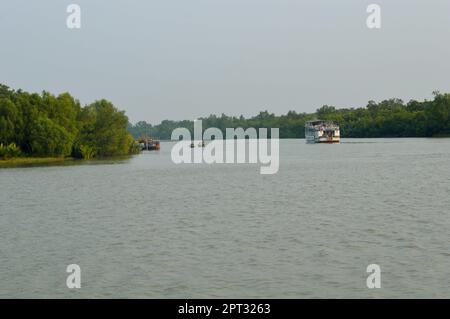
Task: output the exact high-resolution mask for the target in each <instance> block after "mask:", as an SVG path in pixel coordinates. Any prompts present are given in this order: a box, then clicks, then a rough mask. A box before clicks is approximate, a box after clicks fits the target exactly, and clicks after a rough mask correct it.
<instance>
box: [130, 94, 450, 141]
mask: <svg viewBox="0 0 450 319" xmlns="http://www.w3.org/2000/svg"><path fill="white" fill-rule="evenodd" d="M199 119H201V120H202V121H203V123H202V124H203V129H206V128H208V127H217V128H219V129H221V130H222V132H223V133H225V128H227V127H229V128H236V127H242V128H244V129H245V128H248V127H254V128H261V127H266V128H271V127H274V128H275V127H277V128H279V129H280V137H281V138H303V137H304V136H305V130H304V126H305V122H306V121H309V120H313V119H322V120H329V121H333V122H336V123H337V124H339V125H340V128H341V136H343V137H432V136H450V94H441V93H439V92H434V99H433V100H431V101H427V100H425V101H422V102H419V101H415V100H412V101H409V102H408V103H404V102H403V101H402V100H400V99H397V98H393V99H388V100H384V101H381V102H379V103H376V102H374V101H369V102H368V104H367V105H366V106H365V107H359V108H340V109H339V108H336V107H334V106H330V105H324V106H322V107H321V108H319V109H317V111H316V112H315V113H297V112H296V111H289V112H288V113H287V114H285V115H281V116H276V115H275V114H272V113H269V112H268V111H264V112H260V113H259V114H258V115H256V116H254V117H251V118H248V119H246V118H244V117H243V116H242V115H241V116H239V117H231V116H227V115H225V114H222V115H221V116H217V115H210V116H208V117H206V118H199ZM177 127H186V128H188V129H189V130H191V132H192V130H193V122H192V121H168V120H164V121H162V122H161V123H160V124H158V125H151V124H149V123H147V122H145V121H141V122H138V123H136V124H135V125H131V124H129V127H128V130H129V131H130V132H131V133H132V134H133V136H134V137H136V138H138V137H140V136H141V135H149V136H153V137H158V138H161V139H170V137H171V133H172V131H173V130H174V129H175V128H177Z"/></svg>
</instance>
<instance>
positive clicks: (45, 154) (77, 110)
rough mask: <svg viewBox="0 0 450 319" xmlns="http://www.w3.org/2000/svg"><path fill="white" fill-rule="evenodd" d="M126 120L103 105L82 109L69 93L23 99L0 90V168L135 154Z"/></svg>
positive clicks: (22, 93)
mask: <svg viewBox="0 0 450 319" xmlns="http://www.w3.org/2000/svg"><path fill="white" fill-rule="evenodd" d="M127 126H128V117H127V116H126V115H125V112H124V111H120V110H118V109H117V108H116V107H115V106H114V105H113V104H112V103H111V102H109V101H107V100H98V101H95V102H94V103H91V104H88V105H85V106H83V107H82V106H81V105H80V102H79V101H78V100H76V99H75V98H74V97H72V96H71V95H70V94H69V93H63V94H60V95H58V96H55V95H53V94H51V93H49V92H46V91H44V92H42V93H41V94H38V93H28V92H25V91H22V90H20V89H19V90H17V91H16V90H12V89H10V88H9V87H7V86H5V85H1V84H0V167H5V166H17V165H30V164H47V163H56V162H63V161H71V160H74V159H85V160H90V159H94V158H110V157H116V156H126V155H131V154H135V153H138V152H139V151H140V146H139V144H138V143H137V142H136V141H135V139H134V138H133V136H132V135H131V134H130V133H129V132H128V130H127Z"/></svg>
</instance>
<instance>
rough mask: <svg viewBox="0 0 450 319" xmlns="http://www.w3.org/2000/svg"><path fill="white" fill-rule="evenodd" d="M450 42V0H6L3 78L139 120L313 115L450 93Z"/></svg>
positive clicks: (1, 28)
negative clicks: (73, 14)
mask: <svg viewBox="0 0 450 319" xmlns="http://www.w3.org/2000/svg"><path fill="white" fill-rule="evenodd" d="M71 3H77V4H79V5H80V6H81V9H82V28H81V29H80V30H70V29H68V28H67V27H66V17H67V15H68V14H67V13H66V7H67V6H68V5H69V4H71ZM370 3H377V4H379V5H381V9H382V28H381V29H380V30H369V29H368V28H367V27H366V18H367V16H368V14H367V13H366V8H367V5H368V4H370ZM449 39H450V1H448V0H429V1H424V0H378V1H376V0H372V1H364V0H342V1H336V0H328V1H326V0H307V1H306V0H305V1H301V0H127V1H125V0H70V1H65V0H40V1H29V0H2V1H1V2H0V40H1V42H0V43H1V44H0V83H4V84H6V85H8V86H10V87H12V88H15V89H18V88H22V89H24V90H28V91H37V92H40V91H42V90H47V91H51V92H53V93H60V92H64V91H68V92H70V93H71V94H73V95H74V96H75V97H77V98H79V99H80V100H81V102H82V103H83V104H84V103H89V102H93V101H94V100H96V99H100V98H106V99H109V100H111V101H112V102H113V103H114V104H115V105H116V106H117V107H119V108H120V109H123V110H125V111H126V113H127V115H128V116H129V117H130V120H131V121H132V122H136V121H138V120H146V121H148V122H151V123H158V122H160V121H161V120H163V119H175V120H178V119H194V118H196V117H199V116H207V115H209V114H211V113H214V114H221V113H226V114H228V115H240V114H243V115H244V116H250V115H256V114H257V113H258V112H259V111H261V110H265V109H267V110H269V111H270V112H274V113H276V114H282V113H286V112H287V111H288V110H291V109H292V110H296V111H298V112H303V111H305V112H311V111H314V110H315V109H316V108H318V107H320V106H322V105H323V104H329V105H335V106H338V107H350V106H354V107H358V106H364V105H366V103H367V101H368V100H371V99H373V100H377V101H378V100H381V99H384V98H389V97H399V98H403V99H404V100H405V101H408V100H409V99H412V98H414V99H424V98H430V97H431V93H432V91H434V90H440V91H441V92H450V79H449V74H450V41H449Z"/></svg>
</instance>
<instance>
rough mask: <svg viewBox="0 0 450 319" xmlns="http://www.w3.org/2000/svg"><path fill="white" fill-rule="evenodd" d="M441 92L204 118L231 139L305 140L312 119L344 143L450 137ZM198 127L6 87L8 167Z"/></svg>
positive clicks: (109, 152) (101, 152) (91, 155)
mask: <svg viewBox="0 0 450 319" xmlns="http://www.w3.org/2000/svg"><path fill="white" fill-rule="evenodd" d="M433 95H434V99H433V100H425V101H421V102H420V101H416V100H411V101H409V102H408V103H404V102H403V101H402V100H400V99H396V98H393V99H389V100H384V101H381V102H379V103H376V102H374V101H369V102H368V104H367V105H366V106H365V107H360V108H340V109H338V108H336V107H334V106H328V105H324V106H322V107H321V108H319V109H317V110H316V112H314V113H297V112H296V111H289V112H288V113H287V114H286V115H281V116H276V115H275V114H273V113H269V112H268V111H264V112H260V113H259V114H258V115H256V116H254V117H251V118H248V119H246V118H244V117H243V116H242V115H241V116H240V117H230V116H227V115H225V114H222V115H221V116H216V115H210V116H209V117H206V118H199V120H202V122H203V129H204V130H206V129H207V128H209V127H216V128H219V129H220V130H221V131H222V132H223V134H224V135H225V133H226V128H237V127H242V128H244V129H246V128H249V127H253V128H256V129H257V130H258V129H259V128H279V129H280V138H304V137H305V135H304V133H305V132H304V125H305V122H307V121H310V120H313V119H318V118H319V119H322V120H327V121H333V122H335V123H337V124H338V125H340V129H341V136H342V137H343V138H372V137H373V138H392V137H436V138H441V137H442V138H445V137H450V94H448V93H447V94H441V93H439V92H433ZM193 123H194V122H193V121H187V120H185V121H170V120H164V121H162V122H161V123H160V124H158V125H152V124H149V123H147V122H145V121H140V122H138V123H136V124H134V125H133V124H130V123H129V121H128V117H127V116H126V115H125V112H124V111H120V110H119V109H117V108H116V107H115V106H114V105H113V104H112V103H111V102H109V101H107V100H104V99H103V100H98V101H95V102H93V103H91V104H88V105H85V106H83V107H82V106H81V105H80V102H79V101H78V100H76V99H75V98H74V97H72V96H71V95H70V94H69V93H62V94H60V95H58V96H55V95H53V94H51V93H49V92H46V91H43V92H42V93H41V94H38V93H28V92H25V91H22V90H20V89H19V90H13V89H10V88H9V87H7V86H5V85H2V84H0V168H2V167H14V166H22V165H25V166H27V165H40V164H42V165H45V164H51V163H61V162H69V161H74V160H77V159H81V160H92V159H103V160H105V159H109V158H114V157H116V158H117V157H121V156H122V157H123V156H129V155H132V154H137V153H139V152H140V151H141V146H140V145H139V143H138V142H137V141H136V140H137V139H139V138H140V137H142V136H152V137H156V138H158V139H160V140H170V139H171V134H172V131H173V130H174V129H176V128H179V127H185V128H187V129H189V130H190V131H191V133H192V132H193V128H194V124H193Z"/></svg>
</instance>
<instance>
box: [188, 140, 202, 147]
mask: <svg viewBox="0 0 450 319" xmlns="http://www.w3.org/2000/svg"><path fill="white" fill-rule="evenodd" d="M194 147H195V143H194V142H192V143H191V148H194ZM197 147H205V141H201V142H199V143H198V144H197Z"/></svg>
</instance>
